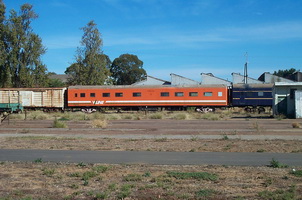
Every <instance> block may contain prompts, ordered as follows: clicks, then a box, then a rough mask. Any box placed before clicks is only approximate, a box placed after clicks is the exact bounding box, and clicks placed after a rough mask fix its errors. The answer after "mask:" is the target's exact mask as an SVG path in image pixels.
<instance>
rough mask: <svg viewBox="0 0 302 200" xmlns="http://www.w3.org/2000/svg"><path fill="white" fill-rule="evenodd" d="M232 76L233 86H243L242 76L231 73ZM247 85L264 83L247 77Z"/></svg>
mask: <svg viewBox="0 0 302 200" xmlns="http://www.w3.org/2000/svg"><path fill="white" fill-rule="evenodd" d="M232 76H233V84H238V83H242V84H244V76H243V75H241V74H238V73H232ZM247 83H248V84H263V83H264V82H262V81H259V80H257V79H254V78H251V77H247Z"/></svg>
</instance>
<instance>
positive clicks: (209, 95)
mask: <svg viewBox="0 0 302 200" xmlns="http://www.w3.org/2000/svg"><path fill="white" fill-rule="evenodd" d="M203 96H205V97H211V96H213V93H212V92H204V93H203Z"/></svg>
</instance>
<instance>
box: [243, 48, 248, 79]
mask: <svg viewBox="0 0 302 200" xmlns="http://www.w3.org/2000/svg"><path fill="white" fill-rule="evenodd" d="M244 56H245V58H246V62H245V64H244V84H247V77H248V75H247V63H248V56H249V55H248V53H247V52H245V54H244Z"/></svg>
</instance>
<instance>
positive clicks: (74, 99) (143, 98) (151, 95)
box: [67, 85, 228, 108]
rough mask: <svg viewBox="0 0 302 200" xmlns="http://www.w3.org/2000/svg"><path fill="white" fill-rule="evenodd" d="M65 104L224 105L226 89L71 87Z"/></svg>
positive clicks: (202, 87) (83, 105)
mask: <svg viewBox="0 0 302 200" xmlns="http://www.w3.org/2000/svg"><path fill="white" fill-rule="evenodd" d="M67 103H68V107H78V108H80V107H86V108H88V107H90V108H95V107H145V106H148V107H149V106H150V107H190V106H192V107H205V106H207V107H224V106H227V105H228V88H227V87H226V86H224V85H207V86H204V85H198V86H71V87H69V88H68V102H67Z"/></svg>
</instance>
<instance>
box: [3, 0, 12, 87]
mask: <svg viewBox="0 0 302 200" xmlns="http://www.w3.org/2000/svg"><path fill="white" fill-rule="evenodd" d="M5 9H6V8H5V5H4V3H3V1H2V0H0V55H1V56H0V87H11V86H12V82H11V72H10V69H9V68H8V67H7V60H8V54H7V50H8V35H7V33H8V26H7V24H6V19H5Z"/></svg>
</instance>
